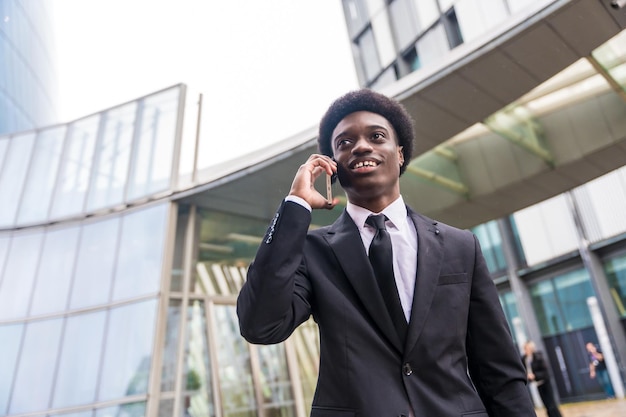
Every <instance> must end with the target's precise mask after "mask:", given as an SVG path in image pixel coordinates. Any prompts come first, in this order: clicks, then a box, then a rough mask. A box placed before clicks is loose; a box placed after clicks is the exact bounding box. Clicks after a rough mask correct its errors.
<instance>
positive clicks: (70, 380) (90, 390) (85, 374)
mask: <svg viewBox="0 0 626 417" xmlns="http://www.w3.org/2000/svg"><path fill="white" fill-rule="evenodd" d="M105 319H106V311H98V312H95V313H88V314H81V315H77V316H71V317H69V318H68V319H67V322H66V326H65V332H64V335H63V344H62V345H61V359H60V362H59V369H58V371H57V378H56V383H55V389H54V400H53V402H52V407H53V408H61V407H69V406H72V405H80V404H88V403H91V402H93V401H95V399H96V382H97V379H98V368H99V365H100V357H101V352H102V341H103V335H104V322H105Z"/></svg>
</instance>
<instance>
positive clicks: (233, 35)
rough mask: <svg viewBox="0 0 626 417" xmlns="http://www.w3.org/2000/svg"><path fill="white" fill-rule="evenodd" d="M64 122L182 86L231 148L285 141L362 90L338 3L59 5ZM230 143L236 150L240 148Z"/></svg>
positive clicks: (92, 1) (124, 1) (90, 0)
mask: <svg viewBox="0 0 626 417" xmlns="http://www.w3.org/2000/svg"><path fill="white" fill-rule="evenodd" d="M50 10H51V11H52V14H53V18H54V23H53V24H54V27H55V29H56V30H55V42H56V47H57V65H58V74H59V117H60V121H62V122H68V121H71V120H74V119H77V118H80V117H82V116H85V115H88V114H91V113H95V112H98V111H100V110H103V109H106V108H108V107H112V106H115V105H117V104H121V103H123V102H126V101H130V100H133V99H135V98H138V97H140V96H143V95H146V94H150V93H152V92H155V91H158V90H161V89H163V88H165V87H169V86H171V85H174V84H178V83H181V82H182V83H185V84H187V85H188V86H189V87H190V89H192V90H198V91H200V92H202V93H203V96H204V108H205V111H204V112H203V113H204V115H205V116H204V120H203V130H205V129H209V127H208V126H211V127H210V129H212V131H213V132H215V137H217V138H218V140H219V142H217V143H222V144H224V147H223V148H231V149H233V150H232V151H228V153H229V154H231V155H230V156H236V155H235V153H237V152H239V153H241V152H243V151H245V150H246V149H247V150H249V149H250V147H253V148H255V147H260V146H262V145H264V144H268V143H271V142H275V141H278V140H282V139H285V138H287V137H289V136H290V135H292V134H295V133H298V132H301V131H303V130H305V129H308V128H310V127H312V126H314V125H316V123H317V122H318V121H319V118H320V117H321V115H322V114H323V112H324V111H325V109H326V107H327V106H328V105H329V104H330V102H331V101H332V100H333V99H335V98H336V97H338V96H340V95H342V94H343V93H345V92H347V91H349V90H352V89H355V88H357V87H358V82H357V80H356V75H355V70H354V64H353V61H352V56H351V53H350V46H349V40H348V35H347V30H346V26H345V21H344V17H343V13H342V8H341V1H340V0H219V1H218V0H56V1H54V2H53V3H51V4H50ZM233 145H234V146H233Z"/></svg>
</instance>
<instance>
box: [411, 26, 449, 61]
mask: <svg viewBox="0 0 626 417" xmlns="http://www.w3.org/2000/svg"><path fill="white" fill-rule="evenodd" d="M416 47H417V55H418V56H419V59H420V65H422V66H426V65H432V64H435V63H437V62H438V61H440V60H441V58H442V57H443V56H445V55H446V54H447V53H448V50H449V49H450V46H449V45H448V37H447V35H446V31H445V29H444V27H443V25H442V24H437V25H436V26H435V27H433V28H432V29H431V30H429V31H428V32H427V33H425V34H424V35H423V36H422V37H421V38H420V39H419V40H418V41H417V44H416Z"/></svg>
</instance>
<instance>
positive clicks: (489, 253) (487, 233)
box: [472, 220, 506, 273]
mask: <svg viewBox="0 0 626 417" xmlns="http://www.w3.org/2000/svg"><path fill="white" fill-rule="evenodd" d="M472 232H474V233H475V234H476V237H477V238H478V240H479V241H480V246H481V247H482V251H483V255H484V257H485V261H486V262H487V267H488V268H489V271H490V272H492V273H493V272H499V271H503V270H505V269H506V262H505V260H504V252H503V251H502V236H500V232H499V231H498V224H497V222H496V221H495V220H494V221H490V222H488V223H484V224H481V225H478V226H476V227H474V228H473V229H472Z"/></svg>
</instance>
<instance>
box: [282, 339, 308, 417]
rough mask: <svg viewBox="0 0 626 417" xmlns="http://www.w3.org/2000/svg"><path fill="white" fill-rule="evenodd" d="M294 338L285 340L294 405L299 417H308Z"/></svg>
mask: <svg viewBox="0 0 626 417" xmlns="http://www.w3.org/2000/svg"><path fill="white" fill-rule="evenodd" d="M293 337H297V336H292V337H290V338H288V339H287V340H285V343H284V346H285V357H286V359H287V370H288V372H289V379H290V380H291V391H292V395H293V400H294V404H295V407H296V416H297V417H306V412H305V410H304V396H303V395H302V392H303V390H302V381H301V380H300V371H299V368H298V356H297V355H296V351H295V349H294V346H293V343H294V341H293Z"/></svg>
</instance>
